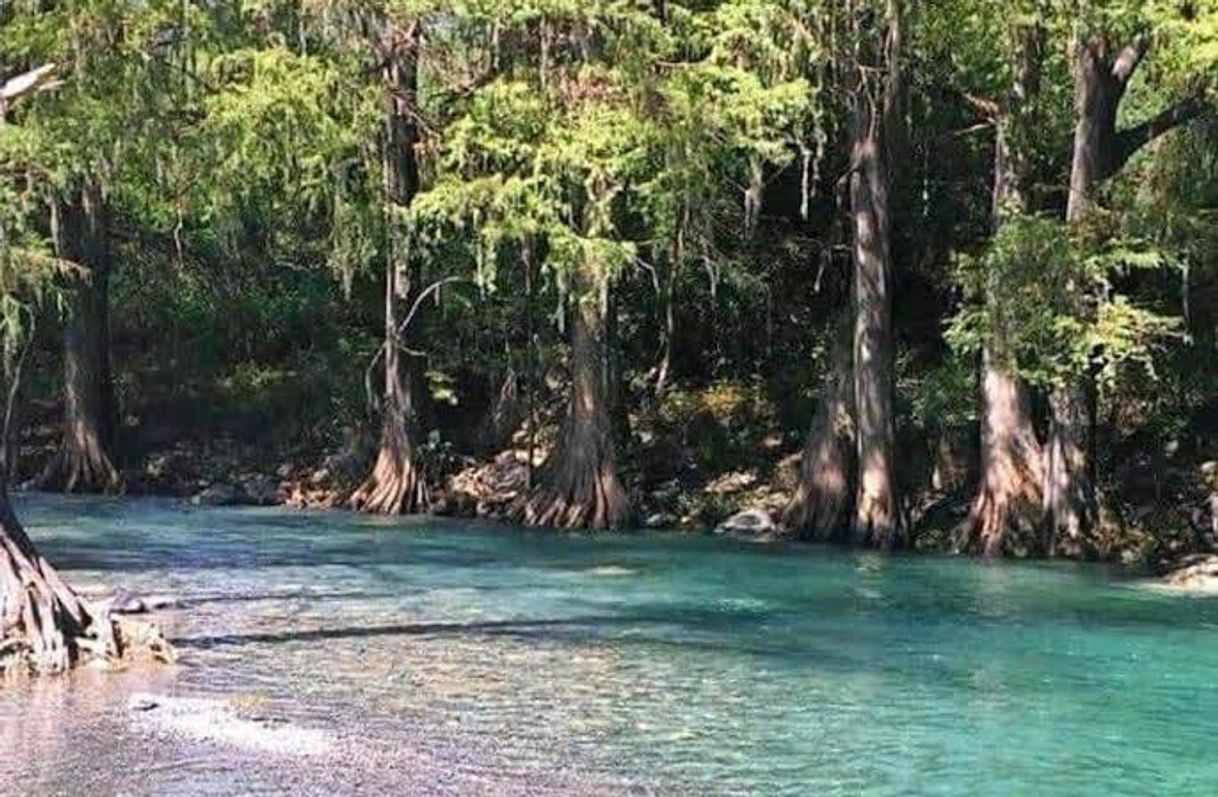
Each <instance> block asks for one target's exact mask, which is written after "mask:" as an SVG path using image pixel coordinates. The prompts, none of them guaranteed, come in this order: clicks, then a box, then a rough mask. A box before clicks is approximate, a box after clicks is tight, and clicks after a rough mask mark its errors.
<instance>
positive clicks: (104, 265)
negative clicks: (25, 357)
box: [38, 184, 121, 493]
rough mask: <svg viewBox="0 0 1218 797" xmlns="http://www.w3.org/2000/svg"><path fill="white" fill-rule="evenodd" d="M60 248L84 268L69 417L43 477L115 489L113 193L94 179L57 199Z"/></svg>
mask: <svg viewBox="0 0 1218 797" xmlns="http://www.w3.org/2000/svg"><path fill="white" fill-rule="evenodd" d="M51 226H52V233H53V238H54V243H55V250H56V254H57V255H58V256H59V257H60V258H62V259H64V260H69V261H71V262H72V263H74V264H76V266H77V267H78V268H79V269H80V271H79V273H76V274H74V275H72V276H71V277H70V278H69V279H70V283H71V284H70V285H69V286H68V303H69V306H68V312H69V315H68V318H67V322H66V324H65V326H64V333H63V365H64V417H63V436H62V438H61V440H60V444H59V448H58V450H57V451H56V452H55V454H54V455H53V456H52V457H51V459H50V460H49V461H48V462H47V464H46V467H45V468H44V469H43V471H42V474H41V476H40V477H39V479H38V482H39V485H40V486H41V487H43V488H44V489H50V490H62V491H64V492H69V493H70V492H113V491H115V490H118V489H119V488H120V486H121V478H120V476H119V473H118V470H117V468H115V466H114V459H113V451H114V442H115V440H114V437H115V435H114V427H115V407H114V381H113V377H112V374H111V368H110V306H109V285H110V266H111V258H110V248H109V236H108V230H107V219H106V209H105V201H104V199H103V198H102V195H101V191H100V190H99V189H98V188H97V187H96V186H94V185H92V184H86V186H85V187H84V188H83V189H81V190H80V192H79V193H77V194H75V195H74V196H73V197H72V198H71V199H70V200H68V201H65V202H60V203H56V204H55V205H54V206H53V207H52V225H51Z"/></svg>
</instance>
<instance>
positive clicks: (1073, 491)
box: [1044, 34, 1205, 556]
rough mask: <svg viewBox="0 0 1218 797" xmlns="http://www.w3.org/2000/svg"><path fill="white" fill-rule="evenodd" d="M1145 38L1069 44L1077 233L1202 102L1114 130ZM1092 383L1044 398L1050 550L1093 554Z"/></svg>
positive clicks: (1072, 219)
mask: <svg viewBox="0 0 1218 797" xmlns="http://www.w3.org/2000/svg"><path fill="white" fill-rule="evenodd" d="M1149 47H1150V40H1149V39H1148V38H1147V37H1146V36H1145V35H1142V34H1139V35H1136V36H1134V37H1133V38H1132V39H1131V40H1130V41H1129V42H1128V43H1127V44H1126V45H1125V46H1124V47H1122V48H1121V50H1120V51H1119V52H1114V50H1113V47H1112V43H1111V41H1110V40H1109V39H1108V37H1107V36H1104V35H1090V36H1087V37H1085V38H1082V39H1080V40H1079V41H1077V42H1075V54H1076V59H1075V61H1076V63H1075V115H1076V121H1075V128H1074V148H1073V160H1072V164H1071V170H1070V194H1069V197H1068V198H1067V201H1066V222H1067V223H1068V224H1071V225H1073V226H1074V227H1075V228H1076V230H1077V231H1078V232H1079V233H1080V234H1083V235H1088V234H1090V232H1091V231H1089V230H1088V229H1087V227H1088V222H1089V220H1090V219H1091V218H1092V216H1093V214H1094V211H1095V208H1096V207H1097V206H1098V204H1099V188H1100V185H1101V184H1102V183H1103V181H1104V180H1107V179H1108V178H1110V177H1113V176H1114V175H1116V174H1118V173H1119V172H1120V171H1121V169H1123V168H1124V166H1125V164H1126V163H1128V162H1129V159H1130V158H1132V157H1133V155H1134V154H1135V153H1137V151H1138V150H1139V149H1141V148H1142V147H1143V146H1145V145H1146V144H1147V143H1149V142H1151V141H1153V140H1154V139H1156V138H1158V137H1159V136H1161V135H1163V134H1164V133H1166V132H1168V131H1170V130H1172V129H1174V128H1175V127H1177V126H1179V125H1181V124H1185V123H1187V122H1189V121H1191V120H1192V119H1194V118H1196V117H1197V116H1198V115H1200V114H1201V112H1202V111H1203V110H1204V108H1205V106H1204V104H1203V103H1202V101H1201V98H1200V96H1198V95H1192V96H1187V97H1185V98H1183V99H1181V100H1180V101H1178V102H1176V103H1174V104H1172V105H1170V106H1168V107H1167V108H1165V109H1164V110H1162V111H1161V112H1159V113H1158V114H1156V115H1155V116H1152V117H1150V118H1149V119H1146V120H1145V121H1143V122H1141V123H1139V124H1137V125H1134V126H1132V127H1129V128H1126V129H1123V130H1118V128H1117V116H1118V112H1119V110H1120V106H1121V101H1122V100H1123V99H1124V97H1125V91H1126V89H1127V87H1128V85H1129V81H1130V79H1131V78H1132V77H1133V75H1134V73H1135V72H1136V71H1137V69H1138V66H1139V65H1140V64H1141V63H1142V60H1143V58H1144V57H1145V55H1146V52H1147V50H1148V49H1149ZM1063 289H1064V291H1065V292H1066V295H1067V296H1068V298H1069V299H1070V301H1071V302H1073V304H1074V309H1075V311H1076V312H1077V313H1078V314H1079V315H1083V314H1085V313H1086V312H1087V304H1088V299H1089V297H1088V296H1087V295H1086V290H1087V286H1085V285H1082V284H1081V283H1080V279H1079V278H1076V279H1075V280H1072V281H1071V282H1069V283H1067V284H1066V285H1065V286H1063ZM1095 401H1096V396H1095V380H1094V378H1093V377H1092V376H1091V375H1089V374H1085V375H1081V376H1079V377H1077V378H1076V379H1073V380H1070V381H1068V382H1066V383H1064V384H1062V385H1059V386H1057V387H1056V388H1055V389H1054V390H1053V391H1052V394H1051V395H1050V397H1049V408H1050V427H1049V442H1048V444H1047V446H1046V452H1045V468H1044V471H1045V472H1044V482H1045V485H1044V509H1045V533H1046V536H1047V538H1048V547H1049V550H1050V551H1051V552H1052V553H1056V554H1062V555H1067V556H1086V555H1090V554H1094V553H1096V550H1095V544H1094V541H1093V540H1092V538H1091V529H1092V526H1093V524H1094V522H1095V516H1096V496H1095V485H1094V479H1095V456H1094V442H1093V441H1094V435H1095V429H1094V420H1095V410H1094V407H1095Z"/></svg>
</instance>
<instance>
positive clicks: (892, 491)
mask: <svg viewBox="0 0 1218 797" xmlns="http://www.w3.org/2000/svg"><path fill="white" fill-rule="evenodd" d="M887 21H888V29H887V35H886V37H885V39H886V41H885V45H884V48H883V49H884V58H883V63H882V69H883V71H884V72H885V75H884V79H883V80H882V81H880V80H874V81H873V80H870V79H867V78H863V79H861V80H860V82H859V85H858V86H857V87H856V90H855V91H854V94H853V106H854V107H853V127H854V129H853V137H854V144H853V148H852V164H853V169H852V174H851V179H850V203H851V213H852V216H853V220H854V308H855V322H854V400H855V419H856V423H857V436H856V449H857V457H858V491H857V496H856V498H855V515H854V539H855V542H857V543H859V544H862V545H872V546H875V547H878V548H882V549H890V548H892V547H894V546H896V545H897V544H898V543H899V542H901V539H900V537H901V533H902V530H901V523H900V512H899V511H898V505H897V494H896V485H895V481H894V471H893V463H894V449H895V445H896V443H895V437H896V433H895V428H894V421H893V395H892V391H893V339H892V253H891V233H892V218H891V213H890V196H889V194H890V189H891V172H890V156H891V151H890V150H891V147H892V143H893V140H892V137H893V133H894V128H895V126H896V123H897V112H896V107H897V103H898V99H899V93H900V63H899V57H900V40H901V19H900V3H899V2H897V0H889V2H888V20H887ZM856 25H858V26H859V27H860V30H859V31H858V33H857V35H858V36H859V37H860V40H861V39H864V38H866V37H869V36H870V35H872V34H871V33H870V31H868V30H866V29H865V27H864V26H863V24H862V23H861V22H860V21H858V20H857V19H856ZM860 49H861V50H863V51H866V50H868V49H874V50H875V51H877V52H878V51H879V49H880V48H879V47H875V48H868V47H866V46H864V45H860ZM861 66H864V65H860V67H861ZM861 71H862V70H861V69H860V72H861Z"/></svg>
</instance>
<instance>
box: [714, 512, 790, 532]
mask: <svg viewBox="0 0 1218 797" xmlns="http://www.w3.org/2000/svg"><path fill="white" fill-rule="evenodd" d="M777 531H778V524H777V523H775V522H774V518H772V517H770V513H769V512H767V511H765V510H764V509H746V510H744V511H743V512H737V513H736V514H734V515H732V516H731V517H730V518H728V519H727V520H725V521H723V522H722V523H720V524H719V525H718V526H716V527H715V533H716V534H731V535H733V536H740V537H768V536H771V535H773V534H775V533H777Z"/></svg>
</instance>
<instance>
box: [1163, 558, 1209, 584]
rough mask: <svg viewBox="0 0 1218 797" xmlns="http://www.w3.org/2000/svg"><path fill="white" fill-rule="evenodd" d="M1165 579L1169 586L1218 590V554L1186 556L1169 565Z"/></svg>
mask: <svg viewBox="0 0 1218 797" xmlns="http://www.w3.org/2000/svg"><path fill="white" fill-rule="evenodd" d="M1163 579H1164V581H1166V582H1167V584H1168V585H1169V586H1172V587H1177V588H1180V589H1187V590H1196V591H1204V592H1218V554H1212V553H1198V554H1191V555H1189V556H1185V557H1183V558H1182V559H1179V560H1177V561H1176V562H1173V563H1172V564H1171V565H1169V566H1168V567H1167V573H1166V575H1164V576H1163Z"/></svg>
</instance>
